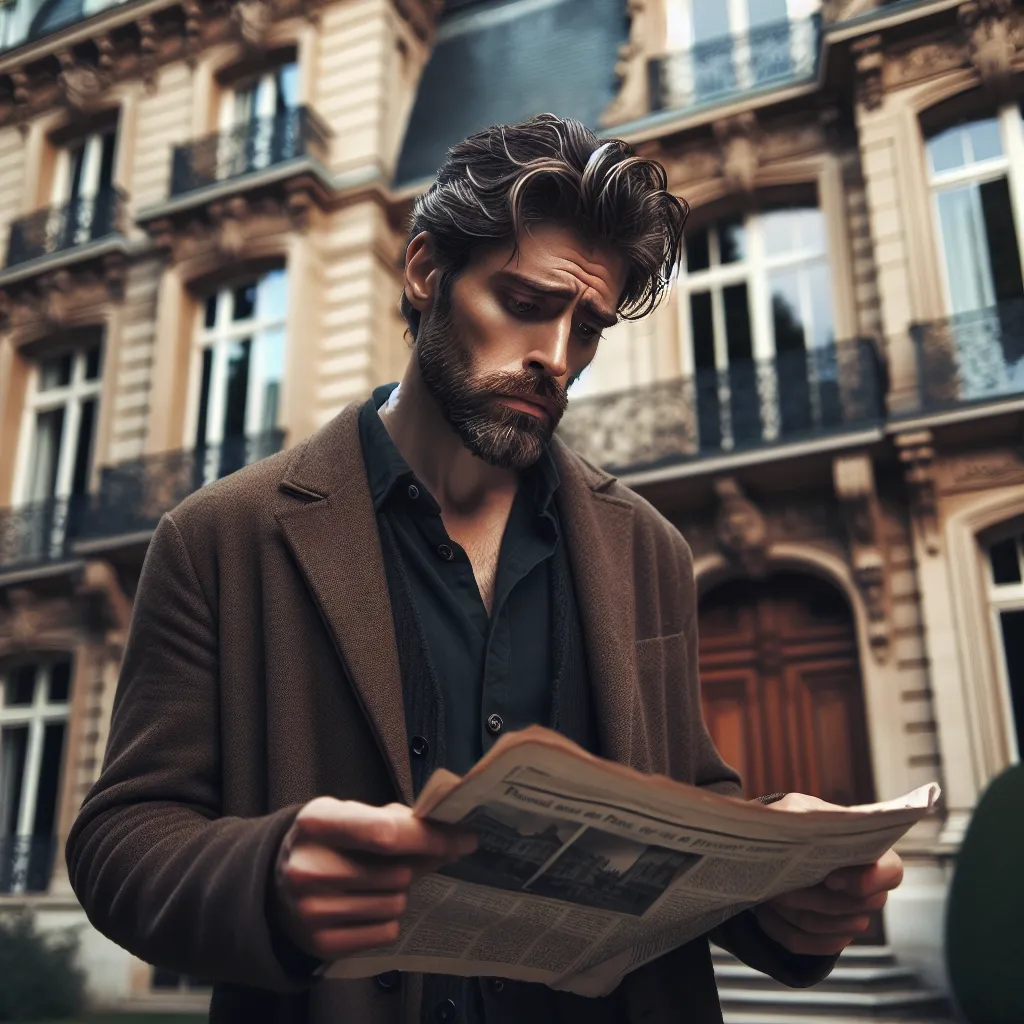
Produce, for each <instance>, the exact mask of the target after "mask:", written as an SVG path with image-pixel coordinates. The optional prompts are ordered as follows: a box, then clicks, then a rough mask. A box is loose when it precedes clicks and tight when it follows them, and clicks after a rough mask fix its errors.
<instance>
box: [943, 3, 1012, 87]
mask: <svg viewBox="0 0 1024 1024" xmlns="http://www.w3.org/2000/svg"><path fill="white" fill-rule="evenodd" d="M957 19H958V21H959V22H960V27H961V29H962V30H963V32H964V35H965V37H966V41H967V52H968V54H969V55H970V59H971V63H972V64H973V65H974V66H975V68H977V70H978V74H979V75H980V76H981V80H982V82H983V83H984V85H985V86H986V88H988V89H989V91H990V92H993V93H995V94H996V95H998V96H1001V95H1003V94H1006V93H1008V92H1009V89H1008V87H1009V85H1010V82H1011V79H1012V78H1013V65H1014V59H1015V57H1016V56H1017V49H1018V46H1019V44H1020V32H1019V27H1018V25H1017V16H1016V14H1015V12H1014V9H1013V0H968V2H967V3H964V4H961V5H960V7H959V8H958V10H957Z"/></svg>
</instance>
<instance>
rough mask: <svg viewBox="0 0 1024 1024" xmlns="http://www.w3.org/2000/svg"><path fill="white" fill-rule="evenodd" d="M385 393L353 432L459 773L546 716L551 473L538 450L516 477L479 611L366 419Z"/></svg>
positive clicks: (435, 515) (422, 500) (393, 452)
mask: <svg viewBox="0 0 1024 1024" xmlns="http://www.w3.org/2000/svg"><path fill="white" fill-rule="evenodd" d="M393 390H394V386H393V385H388V386H386V387H382V388H377V389H376V391H374V394H373V398H372V399H371V400H370V401H369V402H367V403H366V405H365V406H364V407H363V410H362V413H361V415H360V419H359V436H360V441H361V443H362V446H363V455H364V458H365V460H366V469H367V475H368V477H369V482H370V495H371V497H372V498H373V504H374V508H375V510H376V511H377V512H378V513H381V512H383V514H384V515H385V516H386V517H387V519H388V522H389V523H390V525H391V528H392V530H393V531H394V536H395V539H396V541H397V544H398V548H399V550H400V552H401V558H402V560H403V562H404V565H405V570H406V573H407V576H408V580H409V585H410V589H411V591H412V597H413V601H414V603H415V605H416V610H417V612H418V614H419V618H420V621H421V622H422V624H423V631H424V633H425V635H426V640H427V646H428V650H429V652H430V657H431V660H432V662H433V666H434V671H435V672H436V675H437V679H438V681H439V683H440V686H441V692H442V694H443V697H444V714H445V723H444V732H445V758H444V762H445V763H444V767H445V768H447V769H449V771H453V772H455V773H456V774H457V775H464V774H465V773H466V772H467V771H468V770H469V769H470V768H472V767H473V765H474V764H476V762H477V761H479V760H480V758H481V757H482V756H483V755H484V754H485V753H486V752H487V751H488V750H489V749H490V748H491V747H492V746H493V745H494V743H495V742H496V741H497V739H498V737H499V736H500V735H501V734H502V733H505V732H509V731H512V730H515V729H522V728H524V727H525V726H527V725H532V724H534V723H542V724H545V725H546V724H547V722H548V719H549V712H550V706H551V681H552V643H551V627H550V623H551V608H550V605H551V596H550V588H549V573H550V559H551V556H552V555H553V554H554V552H555V545H556V544H557V543H558V538H559V529H558V520H557V517H556V512H555V502H554V494H555V490H556V489H557V487H558V471H557V470H556V469H555V464H554V461H553V459H552V458H551V455H550V454H549V453H547V452H545V454H544V455H543V456H542V457H541V459H540V460H539V462H538V463H537V464H536V465H535V466H533V467H532V468H531V469H530V470H529V471H528V472H527V473H526V474H524V477H523V481H522V484H521V485H520V487H519V490H518V491H517V493H516V497H515V501H514V502H513V505H512V511H511V513H510V515H509V519H508V525H507V527H506V528H505V535H504V537H503V538H502V542H501V551H500V554H499V557H498V571H497V576H496V579H495V586H494V600H493V603H492V606H491V614H490V616H488V614H487V609H486V607H485V606H484V603H483V600H482V598H481V597H480V591H479V589H478V588H477V584H476V577H475V576H474V574H473V566H472V564H471V563H470V560H469V557H468V556H467V555H466V552H465V551H464V550H463V549H462V548H461V547H460V546H459V545H458V544H457V543H456V542H455V541H454V540H452V538H451V537H449V536H448V531H447V530H446V529H445V526H444V522H443V521H442V519H441V508H440V506H439V505H438V503H437V501H436V500H435V499H434V498H433V496H432V495H431V494H430V492H429V491H428V490H427V488H426V487H425V486H424V485H423V482H422V481H421V480H419V479H418V478H417V477H416V475H415V473H413V471H412V470H411V469H410V468H409V465H408V463H407V462H406V461H405V459H403V458H402V456H401V454H400V453H399V451H398V449H397V448H396V447H395V443H394V442H393V441H392V440H391V436H390V434H388V432H387V429H386V428H385V426H384V424H383V422H382V421H381V418H380V416H379V415H378V414H377V409H378V408H379V407H380V406H381V405H383V404H384V402H385V401H386V400H387V397H388V395H390V394H391V392H392V391H393ZM417 739H419V738H417ZM417 750H422V747H421V746H420V744H419V743H417V742H414V743H413V756H414V757H415V756H417V753H416V752H417Z"/></svg>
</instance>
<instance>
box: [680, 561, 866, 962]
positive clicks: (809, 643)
mask: <svg viewBox="0 0 1024 1024" xmlns="http://www.w3.org/2000/svg"><path fill="white" fill-rule="evenodd" d="M700 672H701V686H702V692H703V703H704V716H705V719H706V721H707V725H708V730H709V732H710V733H711V737H712V739H713V740H714V741H715V745H716V746H717V747H718V750H719V752H720V753H721V755H722V757H723V758H724V759H725V760H726V762H727V763H728V764H730V765H732V766H733V767H734V768H735V769H736V770H737V771H738V772H740V774H741V775H742V777H743V788H744V793H745V794H746V796H747V797H748V798H752V797H755V796H761V795H764V794H767V793H778V792H799V793H810V794H811V795H813V796H818V797H821V798H822V799H823V800H828V801H829V802H831V803H836V804H842V805H845V806H849V805H851V804H862V803H871V802H872V801H874V799H875V787H874V782H873V779H872V772H871V757H870V749H869V747H868V734H867V722H866V715H865V709H864V697H863V690H862V684H861V674H860V664H859V659H858V656H857V638H856V633H855V630H854V623H853V615H852V612H851V611H850V608H849V606H848V605H847V603H846V600H845V598H844V596H843V595H842V594H841V593H840V592H839V591H838V590H837V589H836V588H835V587H833V586H831V585H830V584H828V583H826V582H825V581H823V580H820V579H818V578H817V577H814V576H805V575H796V574H791V575H777V576H772V577H769V578H768V579H766V580H762V581H756V582H755V581H750V580H736V581H733V582H731V583H727V584H725V585H723V586H720V587H717V588H715V589H714V590H712V591H711V592H710V593H708V594H707V595H705V597H704V598H703V599H702V600H701V603H700ZM860 941H861V942H868V943H878V942H882V941H884V933H883V929H882V921H881V915H875V920H874V922H873V925H872V928H871V930H870V931H869V932H868V933H867V934H866V935H865V936H863V938H862V939H861V940H860Z"/></svg>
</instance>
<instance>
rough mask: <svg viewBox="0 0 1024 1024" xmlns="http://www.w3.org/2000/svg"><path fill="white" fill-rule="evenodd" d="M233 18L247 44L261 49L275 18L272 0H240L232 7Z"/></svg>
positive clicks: (265, 42) (243, 40)
mask: <svg viewBox="0 0 1024 1024" xmlns="http://www.w3.org/2000/svg"><path fill="white" fill-rule="evenodd" d="M231 20H232V21H233V22H234V23H235V25H236V26H237V28H238V31H239V34H240V35H241V37H242V42H244V43H245V45H246V46H248V47H250V48H252V49H256V50H261V49H263V48H264V47H265V46H266V45H267V36H268V34H269V32H270V26H271V24H272V22H273V20H274V9H273V4H272V3H271V0H238V2H236V3H235V4H234V5H233V6H232V8H231Z"/></svg>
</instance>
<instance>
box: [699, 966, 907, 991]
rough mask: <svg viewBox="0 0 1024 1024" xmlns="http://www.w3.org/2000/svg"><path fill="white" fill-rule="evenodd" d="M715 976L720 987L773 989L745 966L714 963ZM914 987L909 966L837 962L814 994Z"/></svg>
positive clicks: (772, 984)
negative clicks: (765, 987) (766, 987)
mask: <svg viewBox="0 0 1024 1024" xmlns="http://www.w3.org/2000/svg"><path fill="white" fill-rule="evenodd" d="M715 977H716V978H717V979H718V984H719V986H726V987H728V988H754V987H763V986H765V985H768V986H771V987H772V988H774V987H775V984H774V983H773V982H772V981H771V979H770V978H766V977H765V975H763V974H761V973H760V972H759V971H755V970H754V969H753V968H752V967H747V965H746V964H742V963H739V962H736V963H720V964H715ZM916 984H917V975H916V974H915V973H914V971H913V970H911V969H910V968H908V967H900V966H898V965H897V964H891V965H888V964H887V965H884V966H876V965H874V964H871V963H869V964H866V965H861V964H859V963H857V962H856V961H854V962H853V963H852V964H848V963H846V962H845V961H844V960H840V961H839V963H838V964H837V965H836V966H835V968H834V969H833V971H832V973H831V974H830V975H829V976H828V977H827V978H826V979H825V980H824V981H823V982H821V983H820V984H818V985H816V986H815V989H816V990H817V991H821V990H822V989H825V990H827V991H833V992H834V991H848V992H859V991H861V990H863V989H871V990H873V991H883V990H886V989H894V988H904V989H906V988H914V987H915V985H916Z"/></svg>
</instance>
